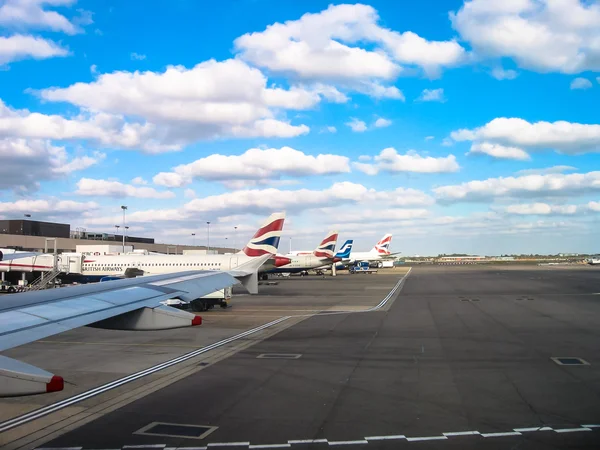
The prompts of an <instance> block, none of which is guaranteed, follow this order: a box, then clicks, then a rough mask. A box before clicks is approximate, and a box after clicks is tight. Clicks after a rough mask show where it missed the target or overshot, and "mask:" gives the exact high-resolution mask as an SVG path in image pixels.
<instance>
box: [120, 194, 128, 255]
mask: <svg viewBox="0 0 600 450" xmlns="http://www.w3.org/2000/svg"><path fill="white" fill-rule="evenodd" d="M121 209H122V210H123V227H125V210H127V206H125V205H121ZM123 253H125V233H123Z"/></svg>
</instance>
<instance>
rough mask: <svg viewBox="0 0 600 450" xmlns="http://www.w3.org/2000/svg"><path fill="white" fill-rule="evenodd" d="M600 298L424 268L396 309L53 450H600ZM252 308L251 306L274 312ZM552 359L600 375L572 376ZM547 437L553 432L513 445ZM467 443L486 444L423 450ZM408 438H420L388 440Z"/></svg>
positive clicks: (237, 369) (310, 292)
mask: <svg viewBox="0 0 600 450" xmlns="http://www.w3.org/2000/svg"><path fill="white" fill-rule="evenodd" d="M397 279H398V277H397V276H396V277H394V276H392V275H390V276H385V275H377V276H373V277H369V276H362V277H361V278H358V277H348V278H346V279H344V280H343V281H344V283H338V282H339V281H340V280H341V278H340V279H338V280H327V281H324V282H323V284H321V285H320V286H319V285H318V282H317V280H311V281H309V283H306V285H305V288H304V289H302V290H301V291H297V287H296V283H301V282H302V281H307V280H302V281H300V280H298V281H290V284H289V285H286V284H284V283H283V282H282V283H281V284H280V285H279V286H277V287H274V288H276V289H273V291H277V293H278V294H277V296H276V298H278V299H281V298H282V295H280V294H279V291H278V290H279V289H281V292H282V294H283V293H284V292H285V298H286V299H287V300H286V301H289V302H290V304H292V305H293V308H297V309H301V308H304V307H306V306H308V307H309V308H315V306H314V305H318V304H319V302H322V301H323V300H322V297H321V298H320V295H322V293H323V291H324V290H326V289H325V288H324V286H325V285H326V284H325V283H327V285H328V286H329V283H334V282H335V283H336V284H331V286H335V287H334V288H333V289H331V290H332V291H333V292H335V294H333V293H331V295H330V297H333V296H334V295H338V294H339V297H340V303H336V304H335V305H334V304H332V303H328V304H326V305H325V304H321V305H318V306H317V307H316V308H315V309H321V310H322V309H325V307H326V306H327V307H328V308H329V309H330V310H332V309H335V308H336V307H337V306H339V305H340V304H343V302H345V301H347V302H349V304H350V306H359V303H368V302H366V301H365V299H366V298H372V299H375V298H382V297H384V295H385V290H380V289H378V288H379V287H380V286H386V289H388V290H389V289H391V287H392V286H393V284H394V282H395V281H396V280H397ZM285 283H287V281H286V282H285ZM286 288H287V289H286ZM311 296H314V297H315V298H314V299H313V300H310V297H311ZM265 297H268V294H265ZM361 297H362V299H361ZM274 298H275V297H274ZM344 298H346V300H344ZM294 299H301V300H302V301H298V302H296V301H295V300H294ZM599 300H600V269H598V270H596V268H559V267H528V268H523V267H521V268H518V269H515V268H512V267H492V266H490V267H480V266H472V267H416V268H415V269H413V271H412V272H411V274H410V276H409V277H408V278H407V280H406V283H405V284H404V287H403V290H402V292H401V293H400V295H399V296H398V297H397V299H396V300H395V301H394V303H393V304H392V305H391V307H390V308H389V309H388V310H384V311H379V312H371V313H360V314H337V315H320V316H319V315H317V316H314V317H311V318H309V319H306V320H304V321H302V322H300V323H298V324H296V325H295V326H293V327H291V328H288V329H286V330H284V331H281V332H280V333H278V334H276V335H274V336H272V337H270V338H268V339H266V340H263V341H262V342H260V343H258V344H256V345H254V346H252V347H249V348H247V349H245V350H244V351H241V352H238V353H236V354H235V355H233V356H231V357H229V358H227V359H224V360H222V361H220V362H218V363H217V364H215V365H212V366H210V367H208V368H206V369H205V370H202V371H200V372H197V373H193V374H191V375H190V376H188V377H186V378H184V379H181V380H180V381H177V382H175V383H173V384H171V385H169V386H166V387H165V388H163V389H160V390H158V391H156V392H154V393H152V394H150V395H147V396H144V397H143V398H140V399H138V400H136V401H134V402H132V403H129V404H127V405H125V406H123V407H121V408H119V409H117V410H115V411H113V412H110V413H108V414H104V415H102V416H101V417H99V418H98V419H97V420H94V421H92V422H90V423H88V424H86V425H83V426H81V427H79V428H77V429H75V430H73V431H71V432H69V433H66V434H64V435H62V436H60V437H57V438H56V439H53V440H51V441H49V442H46V443H45V444H44V445H43V447H74V446H82V447H83V448H84V449H88V448H89V449H91V448H105V449H110V448H122V447H123V446H124V445H156V444H164V445H166V446H168V447H178V446H179V447H202V446H206V445H207V443H208V444H211V443H212V444H215V443H231V442H249V443H250V444H252V445H288V444H289V441H290V440H292V441H294V440H311V439H312V440H314V439H321V440H326V441H323V442H321V443H311V444H292V447H293V448H301V449H303V448H310V449H317V450H318V449H321V448H329V447H331V446H340V447H344V448H346V447H349V448H361V447H362V448H382V449H388V448H389V449H392V448H409V447H418V448H432V449H437V448H455V449H458V448H461V449H463V448H486V449H496V448H498V449H500V448H502V449H506V448H511V449H512V448H514V449H550V448H551V449H556V448H569V449H571V448H590V449H591V448H594V449H595V448H600V398H599V397H600V356H599V355H600V353H599V350H600V328H599V327H598V324H600V305H599ZM253 301H255V300H251V301H250V303H248V304H247V305H246V307H247V308H248V309H249V310H250V309H260V308H263V311H264V310H265V309H269V308H270V309H275V308H274V305H273V303H274V302H267V303H265V304H268V306H264V305H261V304H260V302H259V303H256V304H251V302H253ZM257 301H258V300H257ZM278 301H282V300H278ZM352 303H353V304H352ZM263 353H299V354H302V357H301V358H299V359H294V360H277V359H275V360H273V359H259V358H257V356H258V355H259V354H263ZM553 356H573V357H580V358H583V359H585V360H586V361H588V362H589V363H590V365H589V366H580V367H566V366H559V365H557V364H555V363H554V362H553V361H552V360H551V359H550V358H551V357H553ZM151 422H168V423H183V424H198V425H211V426H217V427H218V428H217V430H216V431H214V432H213V433H211V434H210V435H209V436H208V437H207V438H206V439H203V440H193V439H189V438H177V437H165V436H141V435H136V434H133V433H134V432H135V431H136V430H138V429H140V428H142V427H144V426H146V425H148V424H149V423H151ZM588 424H589V425H599V427H587V428H584V427H583V425H588ZM532 427H545V429H546V431H520V432H518V433H520V434H518V435H506V433H515V431H514V430H515V429H521V428H532ZM465 431H474V432H476V433H477V434H473V435H467V436H449V437H447V439H444V440H427V441H414V439H416V438H427V439H433V438H438V439H442V438H444V437H445V436H444V435H443V433H453V432H454V433H456V432H465ZM496 433H502V434H503V435H498V434H496ZM399 435H404V436H406V437H407V438H408V439H401V438H399V437H397V438H395V439H390V440H380V439H373V437H377V436H399ZM369 437H370V438H371V439H366V438H369ZM345 441H351V442H350V443H349V444H339V443H340V442H345ZM337 444H339V445H337ZM211 447H212V446H209V448H211ZM233 447H234V446H231V445H229V446H228V448H233ZM242 447H243V446H242ZM246 448H247V445H246ZM257 448H259V447H257Z"/></svg>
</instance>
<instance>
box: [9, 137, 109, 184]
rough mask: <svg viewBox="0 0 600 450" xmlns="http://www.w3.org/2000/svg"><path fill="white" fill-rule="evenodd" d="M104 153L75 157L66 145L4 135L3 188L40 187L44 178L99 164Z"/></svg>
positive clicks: (55, 177) (53, 177) (55, 176)
mask: <svg viewBox="0 0 600 450" xmlns="http://www.w3.org/2000/svg"><path fill="white" fill-rule="evenodd" d="M103 158H104V154H102V153H95V154H94V155H93V156H85V155H84V156H79V157H76V158H73V159H71V158H70V156H69V154H68V152H67V151H66V149H65V148H64V147H57V146H53V145H51V144H50V143H49V142H47V141H43V140H39V139H31V140H26V139H6V138H4V139H3V138H0V190H3V189H11V190H13V191H15V192H17V193H27V192H29V191H32V190H36V189H37V188H38V187H39V184H40V182H41V181H45V180H52V179H57V178H60V177H62V176H64V175H66V174H69V173H71V172H74V171H77V170H83V169H85V168H88V167H90V166H92V165H94V164H97V163H98V162H100V161H101V160H102V159H103Z"/></svg>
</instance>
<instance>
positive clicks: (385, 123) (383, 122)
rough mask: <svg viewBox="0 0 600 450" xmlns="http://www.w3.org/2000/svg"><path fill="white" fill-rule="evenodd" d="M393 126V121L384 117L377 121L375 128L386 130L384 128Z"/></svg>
mask: <svg viewBox="0 0 600 450" xmlns="http://www.w3.org/2000/svg"><path fill="white" fill-rule="evenodd" d="M391 124H392V121H391V120H389V119H384V118H383V117H380V118H379V119H377V120H376V121H375V123H374V124H373V126H374V127H375V128H384V127H389V126H390V125H391Z"/></svg>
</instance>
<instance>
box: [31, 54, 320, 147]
mask: <svg viewBox="0 0 600 450" xmlns="http://www.w3.org/2000/svg"><path fill="white" fill-rule="evenodd" d="M266 85H267V79H266V77H265V76H264V75H263V74H262V73H261V72H260V71H259V70H258V69H255V68H252V67H250V66H248V65H247V64H245V63H244V62H242V61H239V60H234V59H230V60H227V61H222V62H217V61H214V60H210V61H205V62H203V63H200V64H198V65H196V66H195V67H193V68H191V69H187V68H185V67H182V66H170V67H168V68H167V69H166V70H165V71H164V72H162V73H156V72H150V71H148V72H114V73H109V74H103V75H100V76H98V78H97V79H96V80H95V81H93V82H91V83H75V84H73V85H71V86H69V87H67V88H50V89H45V90H42V91H41V92H40V95H41V97H42V98H43V99H45V100H48V101H54V102H69V103H71V104H74V105H77V106H79V107H81V108H82V109H84V110H89V111H92V113H93V114H96V115H97V114H104V115H107V116H108V117H111V118H113V121H115V119H114V118H121V119H122V118H123V117H132V118H137V119H136V120H137V121H138V122H128V123H125V124H124V125H121V126H122V127H123V128H129V129H131V130H125V129H124V130H123V132H122V134H125V135H127V137H129V135H132V136H130V139H131V140H132V141H134V140H140V139H142V137H144V138H145V139H146V140H148V139H154V140H155V141H160V142H161V143H162V145H163V147H159V146H157V145H156V143H155V145H154V148H155V149H156V150H155V151H160V149H161V148H164V146H167V149H170V148H179V147H181V146H182V145H185V144H187V143H190V142H192V141H195V140H199V139H210V138H218V137H293V136H298V135H301V134H305V133H307V132H308V131H309V128H308V127H307V126H306V125H298V126H295V125H291V124H290V123H289V122H287V121H285V120H282V119H278V118H276V117H275V113H274V109H275V108H282V109H300V110H301V109H307V108H312V107H314V106H315V105H316V104H317V103H318V102H319V101H320V95H319V94H318V93H317V92H315V91H309V90H306V89H304V88H301V87H292V88H291V89H289V90H285V89H282V88H267V87H266ZM63 120H64V119H63ZM140 135H144V136H140ZM136 145H138V146H141V145H140V143H139V142H138V143H137V144H136ZM146 149H147V150H148V147H147V146H146ZM149 151H151V150H149Z"/></svg>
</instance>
